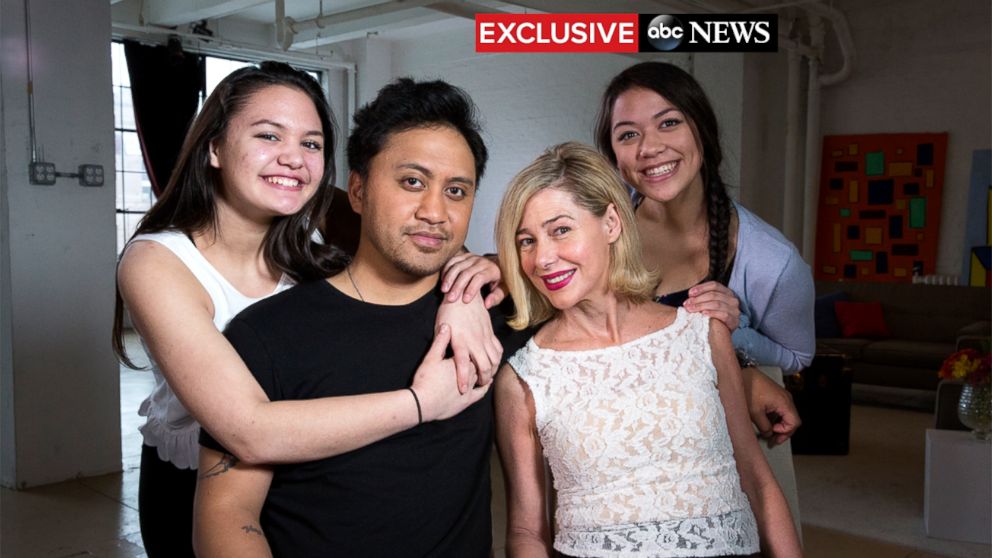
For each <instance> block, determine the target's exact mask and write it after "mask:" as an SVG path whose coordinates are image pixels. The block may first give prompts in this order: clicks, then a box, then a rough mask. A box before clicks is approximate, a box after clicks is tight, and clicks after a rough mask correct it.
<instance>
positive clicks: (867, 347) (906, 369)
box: [816, 281, 992, 391]
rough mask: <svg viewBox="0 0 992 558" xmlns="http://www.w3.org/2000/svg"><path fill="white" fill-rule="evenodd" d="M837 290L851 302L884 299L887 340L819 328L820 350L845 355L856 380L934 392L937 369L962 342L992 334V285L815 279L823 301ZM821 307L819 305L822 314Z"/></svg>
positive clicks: (818, 340) (819, 295) (861, 382)
mask: <svg viewBox="0 0 992 558" xmlns="http://www.w3.org/2000/svg"><path fill="white" fill-rule="evenodd" d="M838 292H843V293H844V294H845V295H846V298H847V299H848V300H849V301H852V302H872V301H877V302H879V303H881V306H882V313H883V315H884V319H885V324H886V325H887V327H888V330H889V335H888V336H886V337H885V338H875V339H865V338H844V337H821V336H820V334H819V332H818V334H817V345H818V349H817V351H818V352H833V351H836V352H840V353H843V354H844V355H845V356H846V357H847V364H848V365H849V366H850V367H851V370H852V373H853V381H854V383H856V384H870V385H875V386H885V387H895V388H911V389H917V390H921V389H922V390H931V391H932V390H936V389H937V384H938V383H939V381H940V379H939V378H938V377H937V371H938V370H939V369H940V365H941V363H943V361H944V359H945V358H946V357H947V356H948V355H950V354H951V353H953V352H954V351H955V350H956V349H957V347H958V343H959V342H960V341H961V340H963V339H967V338H982V337H983V336H984V337H985V338H988V336H989V335H990V327H992V326H990V314H992V298H990V293H992V289H989V288H985V287H959V286H953V287H952V286H940V285H922V284H916V285H914V284H911V283H836V282H827V281H817V282H816V294H817V298H818V299H819V300H823V297H824V296H825V295H831V294H832V293H838ZM823 308H824V306H823V305H822V304H818V310H819V311H820V312H818V314H819V313H822V310H823ZM819 318H822V315H818V323H819V322H820V321H821V320H819ZM823 329H826V328H823Z"/></svg>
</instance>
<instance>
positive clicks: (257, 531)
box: [241, 525, 265, 537]
mask: <svg viewBox="0 0 992 558" xmlns="http://www.w3.org/2000/svg"><path fill="white" fill-rule="evenodd" d="M241 530H242V531H244V532H245V534H246V535H250V534H252V533H254V534H256V535H259V536H262V537H264V536H265V535H264V534H262V530H261V529H259V528H258V527H255V526H254V525H242V526H241Z"/></svg>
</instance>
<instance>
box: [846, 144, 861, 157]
mask: <svg viewBox="0 0 992 558" xmlns="http://www.w3.org/2000/svg"><path fill="white" fill-rule="evenodd" d="M847 154H848V155H857V154H858V144H856V143H852V144H851V145H849V146H847Z"/></svg>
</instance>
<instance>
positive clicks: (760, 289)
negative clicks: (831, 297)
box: [728, 202, 816, 374]
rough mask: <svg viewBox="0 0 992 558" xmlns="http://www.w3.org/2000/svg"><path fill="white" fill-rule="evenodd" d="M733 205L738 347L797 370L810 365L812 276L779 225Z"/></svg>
mask: <svg viewBox="0 0 992 558" xmlns="http://www.w3.org/2000/svg"><path fill="white" fill-rule="evenodd" d="M734 205H735V207H736V208H737V215H738V220H739V223H740V224H739V227H738V232H737V252H736V255H735V256H734V269H733V272H732V273H731V275H730V283H729V285H728V287H730V289H731V290H732V291H734V294H736V295H737V298H738V299H739V300H740V307H741V323H740V326H739V327H738V328H737V329H736V330H735V331H734V332H733V341H734V347H735V348H738V349H742V350H744V351H745V352H746V353H747V354H748V356H750V357H751V358H753V359H754V360H756V361H758V363H759V364H766V365H772V366H778V367H781V368H782V372H783V373H784V374H793V373H795V372H798V371H800V370H802V369H803V368H805V367H806V366H808V365H809V363H810V362H811V361H812V360H813V355H814V354H815V352H816V338H815V335H814V332H813V302H814V298H815V296H816V295H815V292H814V289H813V275H812V273H811V272H810V267H809V265H808V264H807V263H806V262H805V261H803V259H802V257H801V256H800V255H799V251H798V250H796V247H795V246H793V244H792V243H791V242H789V241H788V240H787V239H786V238H785V236H783V235H782V233H781V232H779V231H778V229H776V228H775V227H772V226H771V225H769V224H768V223H766V222H764V221H762V220H761V218H760V217H758V216H757V215H755V214H754V213H751V212H750V211H748V210H747V209H745V208H744V207H742V206H741V205H740V204H738V203H736V202H735V203H734Z"/></svg>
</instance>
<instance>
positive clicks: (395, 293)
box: [195, 79, 522, 558]
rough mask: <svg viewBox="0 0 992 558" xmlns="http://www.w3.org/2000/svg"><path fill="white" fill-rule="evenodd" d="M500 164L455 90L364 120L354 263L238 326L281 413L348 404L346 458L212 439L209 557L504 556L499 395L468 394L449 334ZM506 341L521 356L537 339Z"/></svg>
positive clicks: (351, 149)
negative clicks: (456, 264) (497, 460)
mask: <svg viewBox="0 0 992 558" xmlns="http://www.w3.org/2000/svg"><path fill="white" fill-rule="evenodd" d="M486 159H487V153H486V148H485V145H484V143H483V141H482V138H481V136H480V135H479V132H478V126H477V124H476V123H475V121H474V116H473V107H472V104H471V101H470V100H469V99H468V97H467V95H466V94H465V93H464V92H462V91H461V90H459V89H457V88H455V87H452V86H451V85H448V84H446V83H444V82H421V83H416V82H413V81H412V80H408V79H401V80H397V81H396V82H393V83H392V84H390V85H388V86H386V87H385V88H383V90H382V91H380V93H379V96H378V97H377V98H376V99H375V100H374V101H372V102H371V103H370V104H369V105H367V106H366V107H364V108H363V109H362V110H360V111H359V112H358V113H357V114H356V115H355V129H354V131H353V133H352V136H351V137H350V138H349V142H348V162H349V165H350V170H351V172H350V175H349V180H348V196H349V199H350V201H351V205H352V207H353V208H354V210H355V211H356V212H357V213H358V214H360V215H361V236H360V238H359V243H358V249H357V252H356V254H355V257H354V259H353V261H352V262H351V264H350V265H349V266H348V267H347V268H346V269H345V270H344V271H343V272H341V273H340V274H337V275H334V276H332V277H330V278H328V279H326V280H320V281H315V282H311V283H304V284H301V285H298V286H296V287H294V288H292V289H290V290H288V291H284V292H283V293H280V294H278V295H275V296H272V297H270V298H268V299H266V300H264V301H262V302H260V303H258V304H256V305H254V306H252V307H250V308H248V309H247V310H245V311H244V312H242V313H241V314H240V315H239V316H238V317H237V318H235V319H234V320H233V321H232V322H231V323H230V325H229V326H228V329H227V331H226V335H227V336H228V338H229V339H230V341H231V343H232V345H233V346H234V347H235V349H237V351H238V353H239V354H240V355H241V356H242V358H243V359H244V361H245V363H246V364H247V365H248V367H249V369H250V370H251V372H252V374H254V375H255V377H256V378H257V379H258V382H259V384H260V385H261V386H262V388H263V389H264V390H265V392H266V394H267V395H268V397H269V398H270V399H271V400H272V401H279V400H294V399H312V398H324V397H333V398H335V403H336V404H338V405H339V408H338V409H339V411H340V414H339V415H338V416H339V420H338V422H337V423H336V424H333V425H331V426H330V428H333V432H329V437H333V440H334V448H335V451H334V452H333V454H334V455H333V456H332V457H328V458H326V459H321V460H317V461H310V462H306V463H301V464H286V465H276V466H253V465H247V464H245V463H240V462H238V461H237V460H236V459H235V458H234V457H233V456H231V455H230V454H229V453H228V452H226V451H225V450H224V448H222V447H220V446H219V445H218V444H217V442H216V441H215V440H213V439H212V438H211V437H210V436H209V434H207V433H205V432H204V434H203V435H202V436H201V444H202V445H203V449H202V450H201V456H200V482H199V485H198V488H197V491H198V492H197V504H196V527H195V541H196V546H197V552H198V555H199V556H200V557H201V558H205V557H206V558H209V557H210V556H215V555H236V556H255V555H266V554H265V553H266V552H267V551H269V550H271V552H272V554H273V555H275V556H277V557H292V558H305V557H308V556H346V557H355V556H368V557H380V556H381V557H390V558H393V557H404V556H410V557H426V556H437V557H448V556H450V557H457V558H472V557H479V558H484V557H488V556H489V555H490V550H491V546H492V540H491V539H492V538H491V519H490V486H489V452H490V448H491V443H492V432H493V424H492V422H493V419H492V407H491V404H492V402H491V395H490V394H489V392H488V385H487V386H476V387H469V388H468V389H464V390H460V389H459V386H458V382H457V381H456V379H455V373H454V365H453V364H452V362H451V360H450V359H445V358H444V353H445V348H446V346H447V344H448V339H449V338H450V331H448V330H449V329H450V328H447V327H446V326H442V327H441V328H440V329H439V330H438V331H437V332H435V330H434V323H435V318H436V315H437V311H438V306H439V304H440V303H441V300H442V296H443V295H442V294H441V293H440V291H439V289H438V280H439V274H440V271H441V269H442V266H443V265H444V264H445V263H446V262H447V261H448V260H449V259H450V258H451V257H452V256H453V255H455V254H456V253H457V252H458V251H459V250H460V248H461V246H462V245H463V243H464V240H465V235H466V233H467V230H468V223H469V217H470V215H471V210H472V202H473V199H474V196H475V190H476V187H477V182H478V179H479V177H481V175H482V172H483V170H484V167H485V163H486ZM480 308H481V304H480ZM482 316H483V319H484V314H483V315H482ZM493 320H494V323H493V327H494V329H495V330H497V331H498V332H503V333H507V334H509V332H510V330H509V328H507V327H506V325H505V320H503V319H502V318H501V317H494V318H493ZM435 334H436V335H435ZM501 340H502V341H503V344H504V347H505V348H506V352H507V354H509V353H511V352H512V350H513V348H515V347H516V346H519V344H520V343H521V342H522V336H521V335H519V334H518V335H515V336H514V335H509V336H501ZM425 355H426V356H425ZM421 361H423V364H421ZM463 387H464V386H463ZM463 391H464V392H463ZM290 435H291V434H290Z"/></svg>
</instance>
